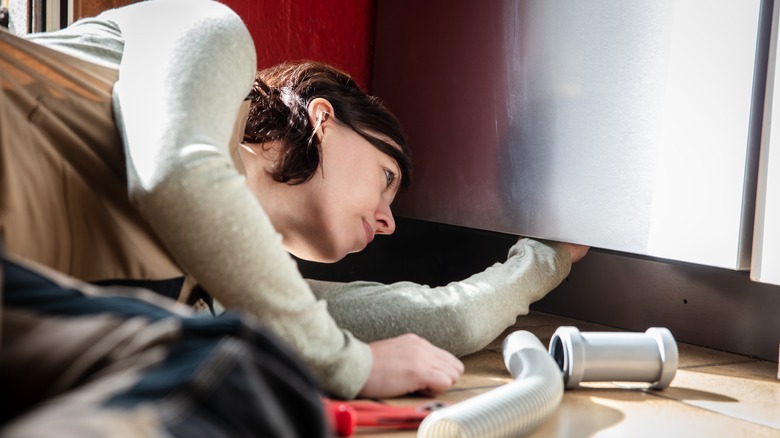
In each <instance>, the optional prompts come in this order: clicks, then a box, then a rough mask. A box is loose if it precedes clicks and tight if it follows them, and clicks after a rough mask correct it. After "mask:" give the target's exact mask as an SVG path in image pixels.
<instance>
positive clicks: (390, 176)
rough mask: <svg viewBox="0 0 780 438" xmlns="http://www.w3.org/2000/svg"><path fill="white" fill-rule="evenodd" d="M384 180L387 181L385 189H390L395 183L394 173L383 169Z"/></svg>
mask: <svg viewBox="0 0 780 438" xmlns="http://www.w3.org/2000/svg"><path fill="white" fill-rule="evenodd" d="M385 178H386V179H387V188H388V189H389V188H390V187H392V186H393V184H395V181H396V177H395V173H393V171H391V170H387V169H385Z"/></svg>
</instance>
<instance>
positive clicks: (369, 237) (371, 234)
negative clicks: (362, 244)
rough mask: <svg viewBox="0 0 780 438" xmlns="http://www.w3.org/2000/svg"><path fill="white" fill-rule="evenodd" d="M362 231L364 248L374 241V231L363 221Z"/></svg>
mask: <svg viewBox="0 0 780 438" xmlns="http://www.w3.org/2000/svg"><path fill="white" fill-rule="evenodd" d="M363 229H364V230H365V231H366V246H368V244H369V243H371V241H372V240H374V229H373V228H371V225H369V224H368V222H366V221H365V220H364V221H363Z"/></svg>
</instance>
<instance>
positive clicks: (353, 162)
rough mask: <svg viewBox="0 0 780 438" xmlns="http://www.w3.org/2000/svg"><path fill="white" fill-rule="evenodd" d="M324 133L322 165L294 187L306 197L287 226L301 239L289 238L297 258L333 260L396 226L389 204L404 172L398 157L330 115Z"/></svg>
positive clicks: (359, 248) (388, 232)
mask: <svg viewBox="0 0 780 438" xmlns="http://www.w3.org/2000/svg"><path fill="white" fill-rule="evenodd" d="M321 132H322V143H321V144H322V157H321V158H322V162H321V165H320V167H319V168H318V169H317V172H316V173H315V174H314V176H313V178H312V179H311V180H310V181H308V182H306V183H304V184H301V185H299V186H293V187H298V189H299V190H300V192H301V193H300V195H302V196H303V197H304V199H306V202H305V203H303V204H302V205H301V211H300V214H301V217H300V219H301V221H300V222H299V223H298V224H297V227H296V229H295V230H288V231H290V232H292V233H297V234H298V235H299V238H297V239H289V240H288V239H287V236H285V241H286V242H289V243H290V245H288V250H289V251H290V252H292V253H293V254H295V255H297V256H298V257H301V258H305V259H309V260H318V261H323V262H333V261H337V260H340V259H342V258H343V257H344V256H346V255H347V254H349V253H353V252H358V251H361V250H363V249H364V248H365V247H366V246H367V245H368V244H369V243H370V242H371V241H372V240H373V239H374V236H375V235H377V234H392V233H393V231H395V220H394V219H393V214H392V212H391V211H390V204H391V203H392V202H393V199H394V198H395V195H396V193H397V191H398V187H399V178H400V175H401V173H400V169H399V168H398V164H397V163H396V161H395V159H393V158H392V157H390V156H389V155H387V154H385V153H384V152H382V151H380V150H379V149H377V148H376V147H374V146H373V145H372V144H371V143H369V142H368V141H367V140H366V139H364V138H363V137H362V136H361V135H360V134H358V133H357V132H355V131H353V130H352V129H350V128H348V127H346V126H343V125H340V124H338V123H335V122H334V121H333V120H332V119H331V120H326V121H325V122H324V123H323V126H322V130H321ZM283 234H284V233H283ZM296 242H299V243H298V244H296Z"/></svg>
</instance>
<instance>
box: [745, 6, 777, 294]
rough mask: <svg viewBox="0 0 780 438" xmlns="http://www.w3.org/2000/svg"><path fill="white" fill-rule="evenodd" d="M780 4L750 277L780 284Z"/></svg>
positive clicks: (772, 47)
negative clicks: (779, 50)
mask: <svg viewBox="0 0 780 438" xmlns="http://www.w3.org/2000/svg"><path fill="white" fill-rule="evenodd" d="M779 11H780V2H777V3H775V5H774V12H773V20H772V22H773V25H772V38H771V45H770V48H769V56H770V58H769V68H768V74H767V89H766V103H765V110H764V121H765V122H764V127H763V130H762V142H761V154H760V160H759V169H758V192H757V197H756V225H755V231H754V235H755V238H754V243H753V258H752V266H751V269H750V278H751V279H753V280H756V281H761V282H765V283H772V284H777V285H780V69H778V65H777V43H778V28H779V27H780V22H779V20H778V19H779V18H780V15H779V14H780V12H779Z"/></svg>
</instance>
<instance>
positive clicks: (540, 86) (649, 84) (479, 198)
mask: <svg viewBox="0 0 780 438" xmlns="http://www.w3.org/2000/svg"><path fill="white" fill-rule="evenodd" d="M766 9H768V7H767V6H766V5H762V3H761V1H760V0H718V1H711V0H685V1H672V0H667V1H657V2H614V1H607V0H599V1H589V2H577V1H574V0H557V1H550V0H527V1H511V0H505V1H490V2H482V1H477V0H470V1H466V0H458V1H446V2H445V1H435V0H431V1H426V2H414V1H411V0H410V1H398V0H392V1H391V0H380V1H379V2H378V16H377V40H376V57H375V60H376V61H375V62H376V63H375V66H374V83H373V91H374V93H375V94H377V95H379V96H381V97H382V98H383V99H384V100H385V101H386V103H387V104H388V106H389V107H390V108H391V110H393V112H395V113H396V114H397V115H398V117H399V118H400V119H401V122H402V123H403V124H404V126H405V128H406V130H407V132H408V134H409V137H410V141H411V144H412V148H413V151H414V162H415V182H414V185H413V187H412V189H411V190H410V192H408V193H406V194H404V195H402V196H400V197H399V199H398V203H397V206H396V210H397V213H398V214H399V215H402V216H406V217H411V218H416V219H425V220H430V221H435V222H442V223H448V224H454V225H461V226H467V227H472V228H479V229H487V230H492V231H500V232H508V233H515V234H523V235H529V236H535V237H540V238H547V239H555V240H563V241H570V242H578V243H584V244H588V245H591V246H594V247H599V248H606V249H611V250H617V251H625V252H630V253H636V254H647V255H651V256H657V257H664V258H670V259H676V260H683V261H690V262H695V263H701V264H706V265H712V266H720V267H728V268H732V269H734V268H738V269H743V268H747V267H748V266H749V264H750V261H749V260H750V257H749V255H750V241H751V239H752V222H753V217H752V215H753V203H754V193H752V191H754V185H755V178H756V171H755V168H756V166H755V160H756V157H757V148H758V137H759V135H758V134H759V132H760V123H761V111H762V104H763V92H764V89H763V83H764V77H765V68H766V65H765V64H766V45H767V40H768V34H769V32H768V26H767V25H766V23H764V22H762V21H761V20H760V19H761V17H765V16H766V15H767V14H766V13H763V12H762V10H766ZM769 12H770V14H771V11H769Z"/></svg>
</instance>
